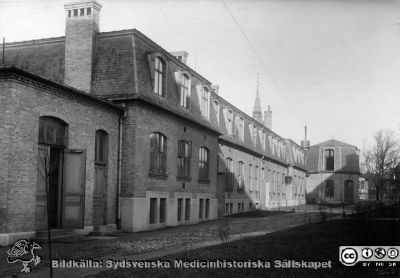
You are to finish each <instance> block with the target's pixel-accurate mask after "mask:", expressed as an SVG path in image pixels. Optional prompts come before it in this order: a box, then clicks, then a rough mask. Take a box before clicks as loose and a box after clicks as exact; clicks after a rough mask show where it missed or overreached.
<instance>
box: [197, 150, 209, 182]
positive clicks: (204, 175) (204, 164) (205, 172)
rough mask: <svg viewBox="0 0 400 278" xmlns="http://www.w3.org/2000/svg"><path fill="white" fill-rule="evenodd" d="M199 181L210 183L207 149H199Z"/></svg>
mask: <svg viewBox="0 0 400 278" xmlns="http://www.w3.org/2000/svg"><path fill="white" fill-rule="evenodd" d="M199 181H203V182H204V181H209V151H208V149H207V148H205V147H201V148H200V149H199Z"/></svg>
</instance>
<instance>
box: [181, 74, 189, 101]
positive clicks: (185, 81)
mask: <svg viewBox="0 0 400 278" xmlns="http://www.w3.org/2000/svg"><path fill="white" fill-rule="evenodd" d="M180 105H181V106H182V107H185V108H189V105H190V77H189V76H188V75H187V74H182V82H181V92H180Z"/></svg>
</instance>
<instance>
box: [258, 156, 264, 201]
mask: <svg viewBox="0 0 400 278" xmlns="http://www.w3.org/2000/svg"><path fill="white" fill-rule="evenodd" d="M264 158H265V156H262V157H261V159H260V168H259V169H258V200H259V201H260V207H262V204H261V172H262V169H263V159H264ZM264 176H265V175H264ZM264 183H265V181H264ZM264 185H265V184H264Z"/></svg>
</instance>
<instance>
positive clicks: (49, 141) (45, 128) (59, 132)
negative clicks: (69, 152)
mask: <svg viewBox="0 0 400 278" xmlns="http://www.w3.org/2000/svg"><path fill="white" fill-rule="evenodd" d="M67 126H68V125H67V123H65V122H64V121H62V120H60V119H58V118H55V117H47V116H43V117H40V118H39V144H45V145H54V146H60V147H66V146H67Z"/></svg>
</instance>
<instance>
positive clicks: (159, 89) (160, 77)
mask: <svg viewBox="0 0 400 278" xmlns="http://www.w3.org/2000/svg"><path fill="white" fill-rule="evenodd" d="M164 85H165V62H164V60H163V59H162V58H160V57H158V56H156V57H155V67H154V88H153V90H154V92H155V93H156V94H158V95H160V96H164V95H165V88H164V87H165V86H164Z"/></svg>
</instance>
